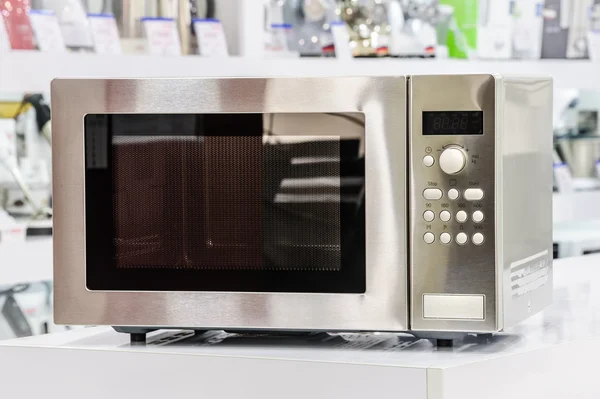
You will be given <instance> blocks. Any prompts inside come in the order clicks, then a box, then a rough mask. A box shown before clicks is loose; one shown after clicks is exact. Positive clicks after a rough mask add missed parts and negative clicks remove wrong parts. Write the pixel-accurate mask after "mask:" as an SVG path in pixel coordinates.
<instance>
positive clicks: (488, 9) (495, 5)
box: [477, 0, 513, 59]
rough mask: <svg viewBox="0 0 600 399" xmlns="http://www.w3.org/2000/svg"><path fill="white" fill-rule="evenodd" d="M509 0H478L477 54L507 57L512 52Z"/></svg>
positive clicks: (488, 56) (484, 56)
mask: <svg viewBox="0 0 600 399" xmlns="http://www.w3.org/2000/svg"><path fill="white" fill-rule="evenodd" d="M512 20H513V18H512V16H511V0H479V24H478V27H477V56H478V57H479V58H482V59H509V58H510V57H511V52H512V46H511V45H512V40H511V39H512V22H513V21H512Z"/></svg>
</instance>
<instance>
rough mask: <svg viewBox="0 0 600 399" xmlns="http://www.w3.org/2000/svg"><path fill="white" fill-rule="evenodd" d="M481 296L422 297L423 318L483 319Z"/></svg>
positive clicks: (482, 297)
mask: <svg viewBox="0 0 600 399" xmlns="http://www.w3.org/2000/svg"><path fill="white" fill-rule="evenodd" d="M484 309H485V297H484V296H483V295H437V294H425V295H423V317H425V318H426V319H473V320H483V318H484V317H485V310H484Z"/></svg>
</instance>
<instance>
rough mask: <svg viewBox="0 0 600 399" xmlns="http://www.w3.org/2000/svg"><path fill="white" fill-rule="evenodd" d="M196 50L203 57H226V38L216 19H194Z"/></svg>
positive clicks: (219, 22)
mask: <svg viewBox="0 0 600 399" xmlns="http://www.w3.org/2000/svg"><path fill="white" fill-rule="evenodd" d="M194 31H195V33H196V38H197V39H198V52H199V54H200V55H201V56H203V57H227V56H228V55H229V53H228V51H227V39H226V38H225V31H224V30H223V25H222V24H221V21H219V20H218V19H211V18H205V19H194Z"/></svg>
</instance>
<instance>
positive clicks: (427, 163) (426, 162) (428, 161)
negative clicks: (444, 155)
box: [423, 155, 435, 167]
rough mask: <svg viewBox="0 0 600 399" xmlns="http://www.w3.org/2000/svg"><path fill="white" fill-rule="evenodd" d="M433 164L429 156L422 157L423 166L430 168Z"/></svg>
mask: <svg viewBox="0 0 600 399" xmlns="http://www.w3.org/2000/svg"><path fill="white" fill-rule="evenodd" d="M434 163H435V159H434V158H433V157H432V156H431V155H426V156H424V157H423V165H425V166H427V167H430V166H433V164H434Z"/></svg>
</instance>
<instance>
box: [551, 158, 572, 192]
mask: <svg viewBox="0 0 600 399" xmlns="http://www.w3.org/2000/svg"><path fill="white" fill-rule="evenodd" d="M554 181H555V182H556V186H557V187H558V192H560V193H571V192H573V191H574V188H573V176H572V175H571V171H570V170H569V167H568V166H567V164H566V163H556V164H554Z"/></svg>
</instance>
